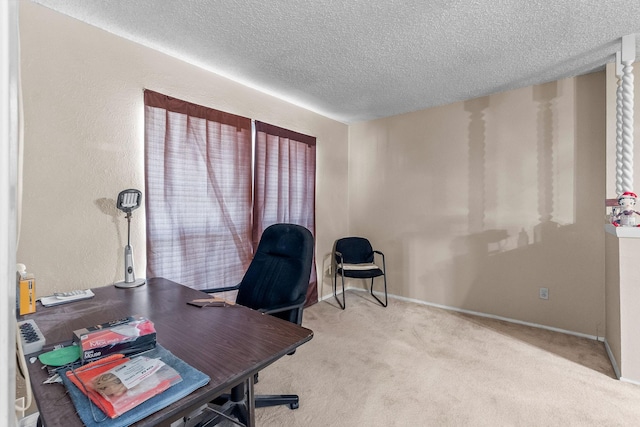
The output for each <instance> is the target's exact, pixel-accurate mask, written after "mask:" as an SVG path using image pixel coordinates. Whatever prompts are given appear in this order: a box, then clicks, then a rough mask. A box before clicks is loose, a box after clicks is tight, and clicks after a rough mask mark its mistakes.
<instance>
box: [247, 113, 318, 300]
mask: <svg viewBox="0 0 640 427" xmlns="http://www.w3.org/2000/svg"><path fill="white" fill-rule="evenodd" d="M255 131H256V138H255V154H254V176H255V177H254V189H253V199H254V200H253V244H254V247H257V245H258V242H259V240H260V236H261V235H262V232H263V231H264V230H265V229H266V228H267V227H268V226H270V225H271V224H275V223H280V222H285V223H291V224H297V225H301V226H304V227H306V228H308V229H309V230H310V231H311V234H312V235H313V236H314V238H315V188H316V185H315V184H316V138H315V137H312V136H308V135H304V134H301V133H297V132H293V131H290V130H288V129H283V128H280V127H277V126H274V125H270V124H267V123H263V122H258V121H256V122H255ZM315 264H316V261H315V255H314V260H313V266H312V269H311V278H310V282H309V289H308V291H307V303H306V304H307V305H311V304H314V303H316V302H317V301H318V284H317V282H318V281H317V277H316V268H315Z"/></svg>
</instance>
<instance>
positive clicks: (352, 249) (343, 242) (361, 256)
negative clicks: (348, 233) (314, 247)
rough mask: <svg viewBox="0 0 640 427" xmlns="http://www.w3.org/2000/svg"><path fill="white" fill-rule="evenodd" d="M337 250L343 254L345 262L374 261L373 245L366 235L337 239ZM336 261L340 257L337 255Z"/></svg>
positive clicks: (338, 260)
mask: <svg viewBox="0 0 640 427" xmlns="http://www.w3.org/2000/svg"><path fill="white" fill-rule="evenodd" d="M335 250H336V252H340V253H341V254H342V257H343V260H344V262H345V264H361V263H366V262H373V247H372V246H371V243H369V240H367V239H365V238H364V237H343V238H342V239H338V240H337V241H336V249H335ZM335 258H336V262H337V263H339V262H340V257H339V256H338V255H336V256H335Z"/></svg>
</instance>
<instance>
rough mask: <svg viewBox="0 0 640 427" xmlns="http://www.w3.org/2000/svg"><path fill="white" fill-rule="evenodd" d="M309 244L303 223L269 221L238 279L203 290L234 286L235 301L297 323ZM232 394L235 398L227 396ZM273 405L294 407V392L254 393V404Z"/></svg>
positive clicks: (307, 271)
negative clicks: (233, 282)
mask: <svg viewBox="0 0 640 427" xmlns="http://www.w3.org/2000/svg"><path fill="white" fill-rule="evenodd" d="M313 247H314V244H313V236H312V235H311V232H310V231H309V230H308V229H306V228H305V227H302V226H299V225H295V224H274V225H271V226H269V227H267V228H266V229H265V230H264V232H263V233H262V236H261V237H260V242H259V243H258V248H257V249H256V253H255V255H254V257H253V260H252V261H251V264H250V265H249V268H248V269H247V271H246V273H245V275H244V277H243V278H242V281H241V282H240V283H239V284H238V285H235V286H230V287H226V288H217V289H207V290H204V292H207V293H216V292H225V291H233V290H237V291H238V295H237V296H236V303H237V304H240V305H244V306H246V307H249V308H252V309H254V310H258V311H261V312H263V313H266V314H271V315H273V316H276V317H279V318H281V319H284V320H288V321H289V322H292V323H296V324H298V325H300V324H301V323H302V312H303V308H304V303H305V299H306V296H307V288H308V287H309V279H310V276H311V265H312V261H313ZM291 354H293V353H291ZM255 380H256V381H257V375H256V377H255ZM234 398H235V399H237V397H231V399H232V400H233V399H234ZM275 405H289V407H290V408H291V409H296V408H297V407H298V406H299V398H298V396H297V395H270V396H255V407H256V408H261V407H265V406H275Z"/></svg>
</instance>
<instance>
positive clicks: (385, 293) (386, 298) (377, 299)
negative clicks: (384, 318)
mask: <svg viewBox="0 0 640 427" xmlns="http://www.w3.org/2000/svg"><path fill="white" fill-rule="evenodd" d="M382 277H383V279H384V302H382V301H381V300H380V298H378V297H377V296H376V295H375V294H374V293H373V280H374V279H375V277H372V278H371V288H370V293H371V296H372V297H374V298H375V299H376V301H378V302H379V303H380V305H381V306H383V307H386V306H387V304H388V303H389V300H388V297H387V275H386V274H383V275H382Z"/></svg>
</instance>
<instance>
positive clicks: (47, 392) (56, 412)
mask: <svg viewBox="0 0 640 427" xmlns="http://www.w3.org/2000/svg"><path fill="white" fill-rule="evenodd" d="M92 290H93V292H94V293H95V294H96V296H95V297H94V298H92V299H89V300H84V301H79V302H73V303H69V304H64V305H59V306H55V307H47V308H45V307H42V306H38V308H37V312H36V313H35V314H32V315H28V316H24V319H34V320H35V322H36V323H37V325H38V327H39V328H40V330H41V331H42V333H43V334H44V336H45V338H46V340H47V344H54V343H58V342H64V341H69V340H70V339H71V337H72V333H73V331H74V330H76V329H80V328H83V327H86V326H92V325H97V324H100V323H104V322H108V321H110V320H115V319H120V318H124V317H127V316H131V315H142V316H145V317H147V318H148V319H150V320H151V321H152V322H153V323H154V325H155V328H156V332H157V340H158V343H159V344H161V345H162V346H163V347H165V348H166V349H167V350H169V351H170V352H171V353H173V354H174V355H175V356H177V357H179V358H180V359H182V360H184V361H185V362H187V363H188V364H190V365H191V366H193V367H194V368H196V369H198V370H200V371H202V372H204V373H205V374H207V375H209V376H210V377H211V381H210V382H209V384H207V385H206V386H204V387H202V388H200V389H198V390H196V391H195V392H193V393H191V394H190V395H189V396H187V397H185V398H183V399H181V400H179V401H177V402H175V403H173V404H171V405H170V406H168V407H166V408H165V409H163V410H161V411H158V412H156V413H155V414H153V415H151V416H149V417H147V418H145V419H143V420H141V421H139V422H138V423H136V424H134V425H135V426H156V425H169V424H170V423H171V422H173V421H175V420H177V419H179V418H181V417H183V416H185V415H187V414H189V412H190V411H191V410H193V409H195V408H197V407H199V406H201V405H203V404H205V403H207V402H209V401H211V400H213V399H214V398H215V397H217V396H219V395H220V394H222V393H224V392H228V391H229V390H230V389H231V388H233V387H235V388H236V390H238V389H240V390H243V393H244V394H245V396H246V397H247V399H248V402H247V403H248V411H247V412H248V414H247V415H248V420H247V421H248V425H250V426H253V425H254V417H253V415H254V414H253V375H254V374H255V373H257V372H258V371H260V370H262V369H263V368H265V367H266V366H268V365H270V364H271V363H273V362H275V361H276V360H277V359H279V358H280V357H282V356H284V355H286V354H288V353H291V352H292V351H293V350H294V349H295V348H297V347H298V346H300V345H302V344H303V343H305V342H307V341H309V340H310V339H311V338H312V337H313V332H312V331H310V330H309V329H306V328H303V327H301V326H298V325H296V324H293V323H289V322H286V321H284V320H281V319H278V318H275V317H273V316H268V315H264V314H262V313H259V312H257V311H254V310H250V309H248V308H246V307H242V306H226V307H205V308H198V307H194V306H191V305H188V304H186V303H187V301H191V300H193V299H196V298H202V297H203V296H206V294H203V293H202V292H200V291H197V290H194V289H191V288H188V287H186V286H182V285H180V284H178V283H175V282H172V281H170V280H166V279H162V278H155V279H148V280H147V284H146V285H143V286H141V287H138V288H132V289H119V288H116V287H114V286H106V287H102V288H95V289H92ZM27 364H28V365H29V374H30V375H31V384H32V386H33V394H34V397H35V400H36V403H37V404H38V408H39V410H40V416H41V419H42V421H43V423H44V425H45V426H46V427H56V426H61V427H72V426H82V425H83V424H82V421H81V420H80V418H78V416H77V415H76V414H75V408H74V406H73V403H72V402H71V399H70V398H69V397H68V395H66V393H65V391H66V390H65V388H64V386H62V385H59V384H53V385H48V384H45V385H43V384H42V382H43V381H44V380H45V379H46V378H47V373H46V370H43V369H41V367H42V365H41V363H40V362H39V361H36V362H35V363H33V364H29V363H27Z"/></svg>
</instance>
